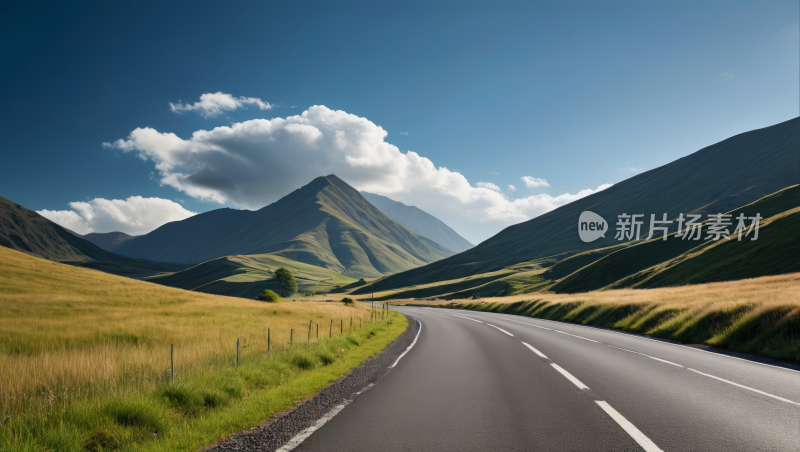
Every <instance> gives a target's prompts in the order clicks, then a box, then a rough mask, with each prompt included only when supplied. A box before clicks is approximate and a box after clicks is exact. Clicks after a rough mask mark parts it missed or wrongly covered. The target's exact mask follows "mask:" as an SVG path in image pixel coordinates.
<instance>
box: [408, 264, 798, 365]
mask: <svg viewBox="0 0 800 452" xmlns="http://www.w3.org/2000/svg"><path fill="white" fill-rule="evenodd" d="M392 304H413V305H420V306H438V307H443V308H453V309H469V310H475V311H485V312H500V313H505V314H515V315H521V316H527V317H536V318H541V319H548V320H559V321H564V322H572V323H580V324H584V325H592V326H599V327H605V328H614V329H618V330H624V331H630V332H634V333H640V334H644V335H647V336H652V337H657V338H664V339H672V340H676V341H680V342H683V343H690V344H705V345H710V346H714V347H721V348H725V349H728V350H731V351H735V352H740V353H749V354H758V355H762V356H765V357H768V358H773V359H778V360H782V361H787V362H791V363H795V364H800V273H790V274H786V275H778V276H764V277H760V278H753V279H744V280H739V281H729V282H718V283H707V284H696V285H686V286H680V287H670V288H661V289H620V290H604V291H595V292H586V293H579V294H552V293H535V294H527V295H516V296H510V297H497V298H483V299H481V300H474V301H473V300H453V301H444V300H427V301H423V300H394V301H392Z"/></svg>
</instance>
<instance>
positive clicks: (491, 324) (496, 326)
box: [487, 323, 514, 337]
mask: <svg viewBox="0 0 800 452" xmlns="http://www.w3.org/2000/svg"><path fill="white" fill-rule="evenodd" d="M487 325H489V326H490V327H492V328H497V329H498V330H500V331H502V332H504V333H506V334H508V335H509V336H511V337H514V335H513V334H511V333H509V332H508V331H506V330H504V329H502V328H500V327H499V326H494V325H492V324H491V323H487Z"/></svg>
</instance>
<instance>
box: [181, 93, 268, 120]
mask: <svg viewBox="0 0 800 452" xmlns="http://www.w3.org/2000/svg"><path fill="white" fill-rule="evenodd" d="M245 105H256V106H258V108H259V109H261V110H271V109H272V107H273V105H272V104H270V103H269V102H264V101H262V100H261V99H259V98H257V97H244V96H242V97H238V98H236V97H233V96H231V95H230V94H225V93H223V92H216V93H205V94H203V95H202V96H200V102H195V103H194V104H183V103H181V102H180V101H178V103H177V104H173V103H172V102H170V103H169V106H170V108H171V109H172V111H174V112H175V113H183V112H185V111H197V112H199V113H200V114H202V115H203V116H205V117H206V118H212V117H214V116H219V115H221V114H222V113H223V112H225V111H232V110H236V109H237V108H242V107H244V106H245Z"/></svg>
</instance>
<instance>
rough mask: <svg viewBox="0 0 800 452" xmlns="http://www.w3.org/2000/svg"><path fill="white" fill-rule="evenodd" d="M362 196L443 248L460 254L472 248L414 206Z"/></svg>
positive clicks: (368, 195)
mask: <svg viewBox="0 0 800 452" xmlns="http://www.w3.org/2000/svg"><path fill="white" fill-rule="evenodd" d="M361 194H362V195H363V196H364V198H366V200H367V201H369V202H370V203H371V204H372V205H373V206H375V207H377V208H378V210H380V211H381V212H383V213H385V214H386V215H388V216H389V217H390V218H391V219H393V220H394V221H396V222H398V223H400V224H402V225H403V226H405V227H407V228H408V229H411V230H412V231H414V232H416V233H417V234H419V235H421V236H423V237H427V238H429V239H431V240H433V241H434V242H436V243H438V244H439V245H442V246H443V247H445V248H447V249H449V250H452V251H455V252H456V253H460V252H461V251H465V250H468V249H470V248H472V247H473V246H475V245H473V244H471V243H469V241H467V239H465V238H464V237H461V236H460V235H458V233H457V232H456V231H454V230H453V228H451V227H450V226H448V225H446V224H444V223H443V222H442V221H441V220H439V219H438V218H436V217H434V216H433V215H431V214H429V213H427V212H425V211H424V210H422V209H419V208H417V207H414V206H407V205H405V204H403V203H401V202H397V201H394V200H392V199H389V198H387V197H386V196H381V195H375V194H372V193H367V192H361Z"/></svg>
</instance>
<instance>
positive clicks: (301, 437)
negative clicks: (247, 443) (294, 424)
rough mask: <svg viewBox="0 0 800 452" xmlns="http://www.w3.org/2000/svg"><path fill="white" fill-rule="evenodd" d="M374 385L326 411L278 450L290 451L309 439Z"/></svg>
mask: <svg viewBox="0 0 800 452" xmlns="http://www.w3.org/2000/svg"><path fill="white" fill-rule="evenodd" d="M373 386H375V384H374V383H371V384H369V386H367V387H366V388H364V389H362V390H360V391H358V392H357V393H356V394H355V395H354V396H353V397H352V398H350V399H347V400H345V401H344V403H341V404H339V405H336V406H335V407H333V409H331V410H330V411H328V412H327V413H325V415H324V416H322V417H321V418H319V419H318V420H317V422H314V425H312V426H311V427H308V428H307V429H305V430H303V431H302V432H300V433H298V434H297V435H296V436H295V437H294V438H292V439H290V440H289V442H287V443H286V444H284V445H283V446H282V447H281V448H280V449H278V450H277V451H276V452H289V451H291V450H294V449H295V448H296V447H297V446H299V445H300V444H301V443H302V442H303V441H305V440H306V439H308V437H309V436H311V435H312V434H313V433H314V432H316V431H317V430H319V429H320V428H322V426H323V425H325V424H326V423H327V422H328V421H330V420H331V419H333V417H334V416H336V415H337V414H339V412H340V411H342V410H343V409H344V407H346V406H347V405H349V404H350V402H352V401H353V400H354V399H355V398H356V396H358V395H360V394H361V393H362V392H364V391H366V390H368V389H371V388H372V387H373Z"/></svg>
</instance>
